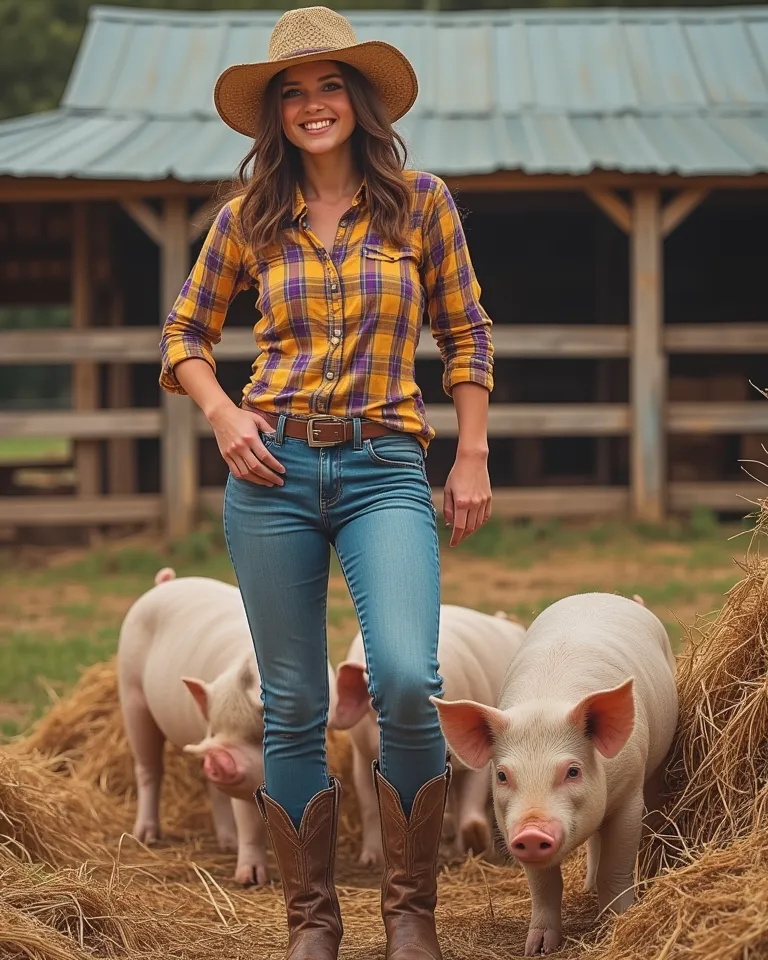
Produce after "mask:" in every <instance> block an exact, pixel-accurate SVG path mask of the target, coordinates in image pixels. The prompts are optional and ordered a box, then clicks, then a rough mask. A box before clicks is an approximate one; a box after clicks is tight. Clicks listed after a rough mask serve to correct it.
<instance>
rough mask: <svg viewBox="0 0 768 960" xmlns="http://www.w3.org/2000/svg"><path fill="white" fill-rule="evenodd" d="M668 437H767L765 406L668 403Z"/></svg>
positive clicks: (759, 404) (752, 404) (750, 404)
mask: <svg viewBox="0 0 768 960" xmlns="http://www.w3.org/2000/svg"><path fill="white" fill-rule="evenodd" d="M667 429H668V432H669V433H675V434H686V433H688V434H690V433H709V434H712V433H714V434H717V433H720V434H723V433H735V434H743V433H764V434H765V435H766V436H768V404H765V403H725V402H722V403H670V404H669V411H668V416H667Z"/></svg>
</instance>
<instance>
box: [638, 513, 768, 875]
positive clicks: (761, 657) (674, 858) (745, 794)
mask: <svg viewBox="0 0 768 960" xmlns="http://www.w3.org/2000/svg"><path fill="white" fill-rule="evenodd" d="M762 526H763V528H765V526H766V524H765V522H764V523H763V525H762ZM742 569H743V572H744V578H743V579H742V580H741V581H740V582H739V583H737V584H736V586H734V587H733V588H732V589H731V590H730V591H729V593H728V595H727V597H726V600H725V603H724V605H723V607H722V609H721V610H720V612H719V614H718V615H717V617H716V618H715V619H714V621H713V622H711V623H709V622H706V621H702V620H699V621H698V622H697V623H696V624H695V625H694V626H693V627H692V628H690V629H689V630H688V636H687V644H686V647H685V651H684V653H683V654H682V655H681V656H680V657H679V658H678V670H677V687H678V693H679V697H680V720H679V724H678V730H677V735H676V738H675V743H674V745H673V750H672V753H671V756H670V760H669V764H668V773H667V781H668V798H667V801H666V803H665V811H664V818H665V825H664V826H663V827H662V828H660V829H659V830H658V833H657V835H656V836H655V837H653V838H652V843H651V846H650V848H649V849H647V850H646V852H645V856H644V859H643V871H644V875H645V876H650V875H652V873H655V872H658V871H659V869H660V868H662V867H664V866H669V865H674V864H676V863H678V862H683V863H684V862H687V861H688V854H689V853H690V851H691V850H694V851H695V850H702V849H704V848H705V847H709V846H711V845H713V844H714V845H716V846H725V845H727V844H730V843H731V842H732V841H733V840H735V839H738V838H740V837H743V836H745V835H746V834H749V833H751V832H752V831H753V830H754V829H755V828H756V827H758V826H761V825H762V826H763V827H764V828H766V829H768V737H767V736H766V731H767V730H768V560H764V559H762V558H761V557H760V556H759V555H748V556H747V558H746V559H745V561H744V563H743V565H742Z"/></svg>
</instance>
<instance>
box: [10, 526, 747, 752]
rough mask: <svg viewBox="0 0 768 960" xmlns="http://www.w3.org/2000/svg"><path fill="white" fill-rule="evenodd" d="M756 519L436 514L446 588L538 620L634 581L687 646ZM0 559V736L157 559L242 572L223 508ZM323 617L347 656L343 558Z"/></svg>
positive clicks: (18, 727) (60, 681)
mask: <svg viewBox="0 0 768 960" xmlns="http://www.w3.org/2000/svg"><path fill="white" fill-rule="evenodd" d="M748 528H751V522H750V521H745V522H743V523H742V524H735V525H730V526H721V525H719V524H718V523H717V522H716V521H715V519H714V518H713V517H712V516H711V515H710V514H708V513H706V512H704V511H697V512H696V513H694V514H693V515H692V516H691V517H689V518H688V519H687V520H678V521H676V522H674V523H670V524H667V525H666V526H664V527H658V528H657V527H649V526H632V525H622V524H619V523H604V524H599V525H595V524H575V523H574V524H564V523H557V522H555V521H546V522H541V521H536V522H530V523H512V522H502V521H500V520H496V519H492V520H491V521H490V522H489V523H488V524H487V525H486V526H485V527H484V528H482V529H481V530H480V531H478V532H477V533H476V534H475V535H474V536H473V537H471V538H469V539H468V540H467V541H466V543H464V544H462V546H461V547H459V548H458V549H456V550H451V549H449V548H448V546H447V544H448V541H449V539H450V531H448V530H447V529H445V528H444V527H443V526H442V525H441V526H440V527H439V537H440V541H441V558H442V559H441V564H442V585H443V586H442V590H443V601H444V602H446V603H459V604H464V605H467V606H473V607H476V608H477V609H480V610H484V611H486V612H488V613H493V612H495V611H496V610H499V609H504V610H506V611H508V612H510V613H513V614H515V615H517V616H519V617H520V618H521V619H522V620H523V622H524V623H529V622H530V621H531V620H532V619H533V617H534V616H535V615H536V614H537V613H538V612H540V610H542V609H543V608H544V607H545V606H547V605H548V604H549V603H551V602H553V601H554V600H556V599H558V598H559V597H561V596H564V595H566V594H569V593H576V592H583V591H587V590H607V591H610V592H617V593H621V594H624V595H626V596H631V595H632V594H634V593H639V594H640V595H641V596H642V597H643V598H644V600H645V602H646V604H647V605H648V606H649V607H650V608H651V609H652V610H653V611H654V612H655V613H656V614H657V615H658V616H659V617H660V619H661V620H662V621H663V622H664V623H665V625H666V626H667V629H668V630H669V633H670V636H671V638H672V641H673V643H674V644H675V645H678V644H679V643H680V638H681V635H682V628H681V623H690V622H691V621H692V620H693V619H694V617H695V616H696V615H697V614H704V615H706V614H708V613H710V612H712V611H714V610H716V609H717V608H718V607H719V606H720V605H721V603H722V598H723V595H724V593H725V592H727V590H728V589H729V588H730V587H731V586H732V585H733V584H734V583H735V582H736V581H737V580H739V579H740V571H739V569H738V567H737V565H736V563H735V562H734V560H735V559H741V558H742V557H743V555H744V551H745V549H746V539H745V538H741V537H738V536H737V535H738V534H739V532H740V531H743V530H745V529H748ZM0 563H1V564H2V565H1V566H0V738H1V737H2V736H12V735H15V734H17V733H19V732H21V731H23V730H24V729H25V727H26V726H27V725H28V724H29V723H30V722H31V721H32V720H34V719H35V718H36V717H38V716H39V715H40V713H41V712H42V711H44V710H45V709H46V707H47V706H48V704H49V703H50V699H51V697H52V696H58V695H61V694H62V693H65V692H66V691H67V690H68V689H69V688H70V687H71V686H72V684H73V683H75V682H76V680H77V678H78V676H79V675H80V672H81V670H82V669H83V668H84V667H87V666H89V665H91V664H92V663H94V662H97V661H99V660H103V659H106V658H108V657H110V656H111V655H112V654H113V653H114V651H115V649H116V644H117V637H118V631H119V628H120V623H121V621H122V618H123V616H124V615H125V612H126V611H127V609H128V607H129V605H130V603H131V602H132V601H133V599H135V597H137V596H138V595H139V594H140V593H142V592H143V591H145V590H146V589H148V588H149V587H150V586H151V585H152V581H153V578H154V575H155V573H156V572H157V570H158V569H159V568H160V567H162V566H166V565H170V566H172V567H174V569H175V570H176V573H177V575H178V576H184V575H190V574H195V575H200V576H209V577H215V578H217V579H221V580H226V581H228V582H230V583H234V582H235V578H234V575H233V573H232V568H231V566H230V562H229V558H228V556H227V552H226V549H225V546H224V543H223V539H222V536H221V531H220V526H219V524H218V523H216V522H215V521H213V522H211V523H210V524H209V525H205V526H203V527H201V528H200V529H198V530H196V531H195V533H194V534H193V535H192V536H190V537H188V538H187V539H185V540H184V541H182V542H179V543H176V544H174V545H172V546H170V547H163V546H162V545H160V544H155V543H152V542H150V541H146V540H145V541H137V542H132V543H129V544H126V543H122V544H111V545H110V544H107V545H105V546H103V547H100V548H97V549H93V550H90V551H79V552H74V553H70V554H69V555H64V556H61V557H59V558H58V559H57V558H56V557H53V558H51V557H49V556H44V555H43V554H37V553H35V554H34V556H33V555H32V554H30V555H26V559H25V558H24V557H21V558H20V557H18V556H17V557H11V556H9V555H6V556H5V557H4V558H2V559H0ZM327 623H328V639H329V652H330V656H331V660H332V662H338V661H339V660H340V659H342V658H343V657H344V655H345V653H346V648H347V646H348V644H349V642H350V640H351V639H352V636H353V635H354V633H355V631H356V630H357V619H356V616H355V613H354V608H353V606H352V603H351V601H350V599H349V596H348V593H347V588H346V584H345V583H344V580H343V577H342V576H341V572H340V569H339V566H338V562H336V560H335V558H334V562H333V563H332V568H331V581H330V593H329V604H328V616H327Z"/></svg>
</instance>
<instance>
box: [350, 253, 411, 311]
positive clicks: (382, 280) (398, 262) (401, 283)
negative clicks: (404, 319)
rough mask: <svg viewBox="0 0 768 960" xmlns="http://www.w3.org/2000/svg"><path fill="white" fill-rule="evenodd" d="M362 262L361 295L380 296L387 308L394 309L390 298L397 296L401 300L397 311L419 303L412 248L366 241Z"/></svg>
mask: <svg viewBox="0 0 768 960" xmlns="http://www.w3.org/2000/svg"><path fill="white" fill-rule="evenodd" d="M362 261H363V262H362V271H361V273H362V276H361V282H362V288H363V293H364V295H367V296H369V297H371V296H374V297H380V298H382V299H383V300H384V301H386V306H387V307H388V308H394V303H393V302H392V299H393V298H396V299H397V300H398V301H400V303H401V307H400V309H399V311H398V312H402V309H403V306H406V305H407V304H415V305H417V306H419V305H420V304H421V299H422V289H421V280H420V275H419V264H418V260H417V258H416V255H415V253H414V251H413V250H411V249H410V248H408V247H405V248H403V249H399V248H398V247H390V246H387V245H385V244H378V243H376V244H373V243H366V244H363V257H362ZM406 309H407V306H406Z"/></svg>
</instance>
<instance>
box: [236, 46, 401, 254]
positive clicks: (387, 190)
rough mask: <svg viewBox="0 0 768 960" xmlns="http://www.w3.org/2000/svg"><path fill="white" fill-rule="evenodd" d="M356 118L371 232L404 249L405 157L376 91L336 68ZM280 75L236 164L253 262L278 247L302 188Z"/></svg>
mask: <svg viewBox="0 0 768 960" xmlns="http://www.w3.org/2000/svg"><path fill="white" fill-rule="evenodd" d="M338 67H339V68H340V70H341V73H342V76H343V77H344V81H345V85H346V88H347V93H348V95H349V100H350V103H351V104H352V109H353V110H354V113H355V119H356V124H355V129H354V130H353V132H352V137H351V140H352V149H353V152H354V158H355V162H356V163H357V166H358V169H359V170H360V172H361V173H362V174H363V176H364V177H365V181H366V202H367V204H368V209H369V211H370V216H371V226H372V228H373V230H374V231H375V232H376V233H377V234H378V235H379V237H381V239H382V240H383V241H384V242H385V243H389V244H392V245H393V246H403V245H404V243H405V240H406V230H407V228H408V225H409V222H410V212H411V196H410V191H409V190H408V185H407V184H406V181H405V178H404V176H403V169H404V167H405V163H406V160H407V157H408V151H407V148H406V145H405V142H404V141H403V139H402V137H401V136H400V135H399V134H398V133H397V132H396V131H395V130H394V129H393V128H392V124H391V123H390V121H389V117H388V116H387V112H386V109H385V108H384V105H383V103H382V102H381V98H380V97H379V95H378V93H377V91H376V89H375V88H374V87H373V85H372V84H371V83H370V82H369V81H368V79H367V78H366V77H365V76H363V74H362V73H360V72H359V71H358V70H356V69H355V68H354V67H350V66H348V65H347V64H345V63H339V64H338ZM281 82H282V81H281V75H280V74H278V75H277V76H275V77H273V78H272V80H271V81H270V83H269V85H268V87H267V89H266V91H265V95H264V100H263V108H262V113H261V123H260V133H259V135H258V137H257V138H256V141H255V142H254V145H253V148H252V149H251V150H250V151H249V152H248V155H247V156H246V157H245V159H244V160H243V162H242V163H241V164H240V169H239V173H238V182H237V185H236V188H235V190H234V195H235V196H240V195H242V196H243V198H244V199H243V203H242V205H241V207H240V228H241V230H242V232H243V236H244V237H246V238H247V240H248V242H249V244H250V246H251V248H252V249H253V251H254V253H255V254H256V255H257V256H258V255H261V254H264V253H265V252H267V251H268V250H271V249H273V248H274V247H275V246H279V243H280V231H281V230H282V228H283V226H284V225H285V223H286V222H287V219H289V218H290V216H291V214H292V211H293V200H294V192H295V187H296V184H297V183H300V182H301V177H302V164H301V155H300V153H299V150H298V149H297V148H296V147H295V146H294V145H293V144H292V143H291V142H290V141H289V140H288V138H287V137H286V136H285V134H284V133H283V123H282V113H281V98H280V90H281Z"/></svg>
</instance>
